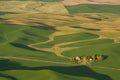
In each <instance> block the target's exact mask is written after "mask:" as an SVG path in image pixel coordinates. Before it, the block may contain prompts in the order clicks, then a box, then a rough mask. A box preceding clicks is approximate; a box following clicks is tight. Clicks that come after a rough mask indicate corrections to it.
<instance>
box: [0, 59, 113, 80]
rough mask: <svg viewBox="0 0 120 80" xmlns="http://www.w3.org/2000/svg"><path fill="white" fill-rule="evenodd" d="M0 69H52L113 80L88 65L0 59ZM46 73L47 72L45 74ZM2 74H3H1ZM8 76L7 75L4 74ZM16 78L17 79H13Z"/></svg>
mask: <svg viewBox="0 0 120 80" xmlns="http://www.w3.org/2000/svg"><path fill="white" fill-rule="evenodd" d="M0 65H1V66H0V71H7V70H37V71H38V70H52V71H55V72H58V73H62V74H66V75H71V76H78V77H89V78H93V79H95V80H112V79H111V78H110V77H109V76H107V75H105V74H101V73H97V72H95V71H93V70H92V69H91V68H89V67H87V66H69V67H65V66H42V67H28V66H22V65H21V64H19V63H17V62H13V61H10V60H8V59H4V60H0ZM44 75H45V74H44ZM0 76H2V74H1V75H0ZM2 77H6V76H2ZM11 80H16V79H11Z"/></svg>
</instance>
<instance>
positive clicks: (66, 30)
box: [28, 26, 80, 57]
mask: <svg viewBox="0 0 120 80" xmlns="http://www.w3.org/2000/svg"><path fill="white" fill-rule="evenodd" d="M56 29H57V30H58V31H56V32H54V33H53V34H51V35H49V39H48V40H47V41H45V42H39V43H33V44H29V45H28V46H29V47H31V48H34V49H36V50H43V51H48V52H52V53H55V54H56V55H57V56H61V57H64V56H63V55H61V52H63V51H65V50H71V49H75V48H77V47H73V48H72V47H70V48H69V47H67V48H58V47H55V46H53V47H51V48H38V47H35V45H41V44H46V43H49V42H52V41H54V38H55V37H56V36H62V35H68V34H75V33H79V32H80V30H78V29H74V28H71V27H69V26H64V27H58V28H56ZM71 30H72V31H71Z"/></svg>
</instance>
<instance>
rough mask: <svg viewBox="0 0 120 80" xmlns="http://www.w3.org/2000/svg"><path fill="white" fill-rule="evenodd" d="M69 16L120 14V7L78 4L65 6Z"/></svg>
mask: <svg viewBox="0 0 120 80" xmlns="http://www.w3.org/2000/svg"><path fill="white" fill-rule="evenodd" d="M66 8H67V9H68V11H69V13H70V14H75V13H117V14H119V13H120V5H101V4H100V5H96V4H80V5H75V6H66Z"/></svg>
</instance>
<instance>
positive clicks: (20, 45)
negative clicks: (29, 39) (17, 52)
mask: <svg viewBox="0 0 120 80" xmlns="http://www.w3.org/2000/svg"><path fill="white" fill-rule="evenodd" d="M10 44H11V45H12V46H14V47H17V48H21V49H26V50H31V51H38V52H44V53H48V52H47V51H42V50H37V49H34V48H31V47H29V46H27V45H24V44H21V43H10Z"/></svg>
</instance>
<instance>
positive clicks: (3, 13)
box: [0, 11, 17, 15]
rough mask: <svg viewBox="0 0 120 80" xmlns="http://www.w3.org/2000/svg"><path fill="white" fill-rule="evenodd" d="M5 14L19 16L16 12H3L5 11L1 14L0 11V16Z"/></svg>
mask: <svg viewBox="0 0 120 80" xmlns="http://www.w3.org/2000/svg"><path fill="white" fill-rule="evenodd" d="M5 14H17V13H15V12H3V11H2V12H1V11H0V15H5Z"/></svg>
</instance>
